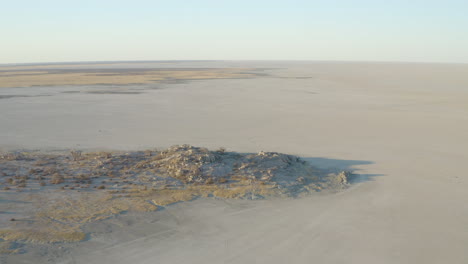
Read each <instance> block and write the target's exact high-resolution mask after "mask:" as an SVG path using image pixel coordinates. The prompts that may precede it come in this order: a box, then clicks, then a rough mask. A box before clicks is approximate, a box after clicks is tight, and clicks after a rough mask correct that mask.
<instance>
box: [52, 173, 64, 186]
mask: <svg viewBox="0 0 468 264" xmlns="http://www.w3.org/2000/svg"><path fill="white" fill-rule="evenodd" d="M64 181H65V178H64V177H63V176H62V175H60V174H58V173H56V174H54V175H52V179H50V183H52V184H60V183H63V182H64Z"/></svg>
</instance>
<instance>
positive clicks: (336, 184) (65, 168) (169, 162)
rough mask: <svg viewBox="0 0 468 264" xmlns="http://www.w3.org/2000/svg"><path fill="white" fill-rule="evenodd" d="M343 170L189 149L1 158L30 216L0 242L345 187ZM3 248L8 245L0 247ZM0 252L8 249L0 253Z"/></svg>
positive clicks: (64, 237)
mask: <svg viewBox="0 0 468 264" xmlns="http://www.w3.org/2000/svg"><path fill="white" fill-rule="evenodd" d="M348 177H349V173H348V172H341V173H327V172H325V171H321V170H319V169H316V168H314V167H312V166H311V165H310V164H308V163H307V162H305V161H304V160H302V159H300V158H298V157H295V156H291V155H286V154H280V153H275V152H259V153H256V154H239V153H235V152H226V150H225V149H222V148H221V149H219V150H217V151H210V150H208V149H206V148H198V147H193V146H190V145H180V146H173V147H171V148H169V149H166V150H163V151H157V150H147V151H135V152H112V153H111V152H92V153H82V152H80V151H71V152H70V153H57V154H51V153H40V152H12V153H4V154H2V155H0V184H1V185H3V189H4V191H3V192H4V193H9V192H24V193H30V198H29V199H30V201H32V202H34V204H35V205H34V208H36V210H35V212H31V216H30V217H29V218H27V219H22V221H18V220H16V219H12V220H14V221H11V225H10V226H9V227H8V228H5V229H2V230H0V239H2V240H3V242H1V243H7V242H15V243H25V242H30V243H54V242H75V241H81V240H83V239H84V238H85V237H86V234H84V233H83V232H82V230H81V228H82V226H83V225H84V224H86V223H90V222H95V221H99V220H104V219H107V218H110V217H113V216H115V215H117V214H120V213H122V212H126V211H137V212H148V211H155V210H157V209H158V208H159V207H163V206H167V205H169V204H172V203H176V202H180V201H189V200H192V199H195V198H198V197H218V198H230V199H232V198H239V199H261V198H268V197H273V196H298V195H302V194H304V193H308V192H312V191H318V190H322V189H340V188H344V187H346V186H347V180H348ZM2 245H4V246H3V247H6V248H10V247H7V246H5V245H7V244H2ZM3 251H8V250H7V249H4V250H3Z"/></svg>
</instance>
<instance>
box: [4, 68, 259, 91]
mask: <svg viewBox="0 0 468 264" xmlns="http://www.w3.org/2000/svg"><path fill="white" fill-rule="evenodd" d="M44 67H45V66H44ZM249 70H250V69H233V68H218V69H197V68H194V69H177V68H175V69H170V68H162V69H131V68H130V69H124V70H122V69H119V70H116V69H112V68H111V69H99V70H93V69H87V70H83V69H75V70H74V69H68V70H64V69H61V70H54V69H44V70H42V71H32V70H27V69H26V70H25V69H22V68H21V67H19V68H18V70H14V69H12V68H2V67H0V88H2V87H30V86H58V85H90V84H121V85H123V84H135V83H139V84H144V83H154V82H161V81H171V80H203V79H227V78H249V77H254V76H255V74H253V73H248V72H247V71H249Z"/></svg>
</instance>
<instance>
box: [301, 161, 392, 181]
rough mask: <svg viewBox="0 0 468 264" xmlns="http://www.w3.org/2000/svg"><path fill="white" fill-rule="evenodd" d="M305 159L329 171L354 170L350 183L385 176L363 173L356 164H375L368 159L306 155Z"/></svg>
mask: <svg viewBox="0 0 468 264" xmlns="http://www.w3.org/2000/svg"><path fill="white" fill-rule="evenodd" d="M302 159H303V160H305V161H307V162H308V163H309V164H310V165H312V166H314V167H317V168H320V169H323V170H325V171H329V172H334V173H336V172H339V171H349V172H352V175H351V177H350V178H349V179H348V181H349V182H350V183H360V182H366V181H372V180H373V178H374V177H380V176H384V174H362V173H359V169H357V168H355V166H359V165H369V164H374V162H372V161H368V160H340V159H329V158H323V157H304V158H302Z"/></svg>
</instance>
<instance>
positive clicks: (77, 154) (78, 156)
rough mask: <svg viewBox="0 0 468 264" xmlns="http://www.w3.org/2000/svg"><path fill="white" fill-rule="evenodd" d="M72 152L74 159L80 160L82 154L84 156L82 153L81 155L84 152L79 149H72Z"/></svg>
mask: <svg viewBox="0 0 468 264" xmlns="http://www.w3.org/2000/svg"><path fill="white" fill-rule="evenodd" d="M70 154H71V156H72V159H73V161H77V160H80V159H81V156H82V155H81V154H82V152H81V151H79V150H72V151H70Z"/></svg>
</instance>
